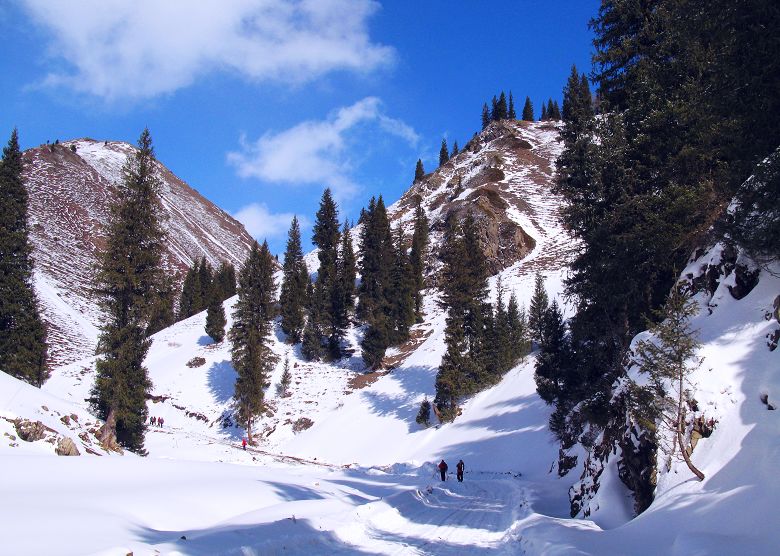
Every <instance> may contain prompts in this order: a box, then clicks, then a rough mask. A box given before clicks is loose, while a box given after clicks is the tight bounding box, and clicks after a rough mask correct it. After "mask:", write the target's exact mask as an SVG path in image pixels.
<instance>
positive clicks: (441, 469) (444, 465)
mask: <svg viewBox="0 0 780 556" xmlns="http://www.w3.org/2000/svg"><path fill="white" fill-rule="evenodd" d="M447 469H448V468H447V462H446V461H444V460H441V463H439V472H440V473H441V480H442V481H446V480H447Z"/></svg>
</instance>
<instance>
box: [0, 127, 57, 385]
mask: <svg viewBox="0 0 780 556" xmlns="http://www.w3.org/2000/svg"><path fill="white" fill-rule="evenodd" d="M22 164H23V161H22V153H21V151H20V149H19V138H18V134H17V131H16V129H14V130H13V131H12V132H11V138H10V139H9V141H8V145H7V146H6V147H5V148H4V149H3V158H2V160H0V223H2V225H1V226H0V370H2V371H4V372H6V373H8V374H9V375H11V376H13V377H16V378H18V379H21V380H24V381H25V382H28V383H30V384H32V385H33V386H37V387H39V388H40V387H41V385H42V384H43V383H44V382H45V381H46V379H48V378H49V369H48V367H47V361H46V359H47V346H46V328H45V326H44V324H43V321H42V320H41V316H40V312H39V309H38V300H37V298H36V296H35V291H34V290H33V284H32V275H33V259H32V247H31V245H30V239H29V227H28V224H27V201H28V197H27V189H25V187H24V182H23V180H22V169H23V168H22Z"/></svg>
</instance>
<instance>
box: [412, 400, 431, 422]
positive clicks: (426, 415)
mask: <svg viewBox="0 0 780 556" xmlns="http://www.w3.org/2000/svg"><path fill="white" fill-rule="evenodd" d="M414 420H415V422H416V423H417V424H418V425H423V426H425V427H427V426H429V425H430V424H431V402H429V401H428V398H427V397H426V398H425V399H424V400H423V401H422V402H421V403H420V411H418V412H417V417H415V419H414Z"/></svg>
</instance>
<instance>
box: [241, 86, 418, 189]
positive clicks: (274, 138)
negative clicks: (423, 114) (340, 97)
mask: <svg viewBox="0 0 780 556" xmlns="http://www.w3.org/2000/svg"><path fill="white" fill-rule="evenodd" d="M364 123H373V124H375V125H376V126H377V127H378V128H379V129H381V130H382V131H384V132H385V133H388V134H390V135H394V136H397V137H400V138H401V139H403V140H404V141H406V142H408V143H409V144H410V145H412V146H416V145H417V142H418V141H419V136H418V135H417V133H416V132H415V131H414V129H412V128H411V127H410V126H409V125H407V124H405V123H404V122H402V121H400V120H396V119H393V118H390V117H388V116H386V115H385V114H384V113H383V112H382V102H381V101H380V100H379V99H378V98H376V97H367V98H364V99H363V100H360V101H358V102H356V103H355V104H353V105H352V106H347V107H343V108H340V109H338V110H336V111H334V112H333V113H332V114H330V115H329V116H328V117H327V118H326V119H325V120H317V121H306V122H302V123H299V124H297V125H296V126H294V127H292V128H290V129H287V130H284V131H281V132H279V133H266V134H265V135H263V136H262V137H260V138H259V139H257V140H256V141H254V142H250V141H248V140H247V139H246V137H241V139H240V145H241V149H240V150H239V151H235V152H230V153H228V155H227V157H228V161H229V162H230V163H231V164H233V165H234V166H235V167H236V170H237V172H238V174H239V175H240V176H242V177H254V178H259V179H262V180H265V181H268V182H272V183H289V184H310V183H316V184H325V185H327V186H328V187H330V188H331V189H333V191H334V194H335V195H336V196H337V197H338V198H341V199H345V198H349V197H350V196H352V195H354V194H355V192H356V191H357V189H358V187H357V184H355V183H354V182H353V180H352V178H351V171H352V165H351V163H350V160H349V157H348V153H346V152H345V143H346V140H347V138H348V137H349V135H350V134H351V133H354V132H355V130H356V128H357V127H358V126H359V125H360V124H364Z"/></svg>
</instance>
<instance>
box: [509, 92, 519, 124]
mask: <svg viewBox="0 0 780 556" xmlns="http://www.w3.org/2000/svg"><path fill="white" fill-rule="evenodd" d="M506 116H507V118H509V119H510V120H516V119H517V112H515V100H514V99H513V98H512V91H509V109H508V110H507V113H506Z"/></svg>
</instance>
